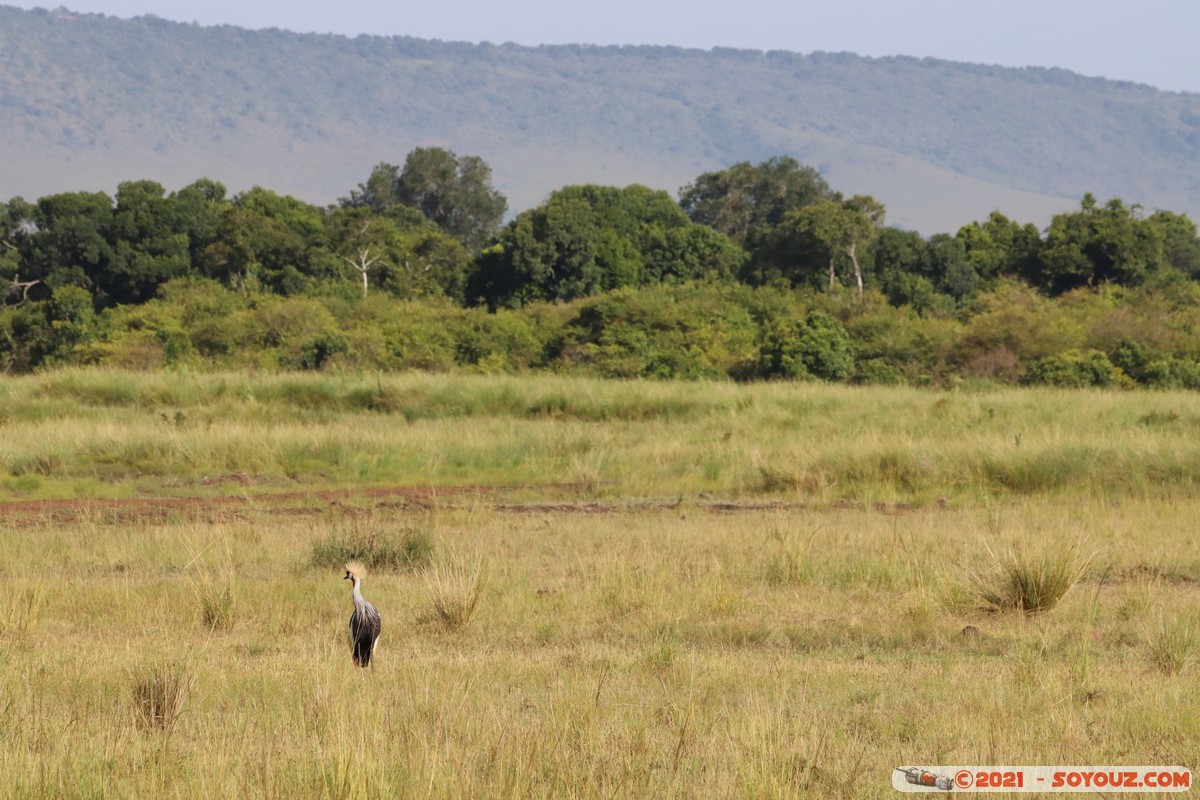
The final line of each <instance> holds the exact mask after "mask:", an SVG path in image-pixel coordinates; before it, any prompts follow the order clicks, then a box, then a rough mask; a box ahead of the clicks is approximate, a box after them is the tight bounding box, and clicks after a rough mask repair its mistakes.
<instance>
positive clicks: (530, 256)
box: [468, 185, 743, 307]
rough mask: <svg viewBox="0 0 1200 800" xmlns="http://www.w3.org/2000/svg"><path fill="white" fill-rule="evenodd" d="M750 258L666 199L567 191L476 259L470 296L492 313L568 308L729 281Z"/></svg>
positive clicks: (614, 191) (648, 193)
mask: <svg viewBox="0 0 1200 800" xmlns="http://www.w3.org/2000/svg"><path fill="white" fill-rule="evenodd" d="M742 259H743V255H742V253H741V251H740V249H738V248H737V247H736V246H734V245H733V244H732V243H729V242H728V241H727V240H726V239H725V237H723V236H721V235H720V234H714V233H713V232H701V231H700V230H697V226H695V225H693V224H692V222H691V221H690V220H689V219H688V218H687V216H686V215H684V213H683V212H682V211H681V210H680V208H679V206H678V205H676V203H675V202H674V201H673V200H672V199H671V197H670V195H668V194H667V193H666V192H660V191H655V190H652V189H648V188H646V187H645V186H637V185H633V186H628V187H625V188H624V189H618V188H616V187H612V186H595V185H587V186H568V187H565V188H563V189H560V190H558V191H557V192H555V193H554V194H552V195H551V196H550V198H549V199H548V200H547V201H546V202H545V203H543V204H542V205H540V206H538V207H536V208H533V209H530V210H529V211H526V212H524V213H522V214H521V215H519V216H518V217H517V218H516V219H515V220H513V221H512V222H511V223H509V225H508V226H507V227H506V228H505V229H504V230H503V231H501V232H500V234H499V236H498V237H497V243H496V245H495V246H494V247H492V248H489V249H488V250H486V251H484V253H482V254H481V255H480V257H479V258H478V259H477V262H476V264H477V271H476V274H475V275H474V276H473V278H472V281H471V285H470V287H469V289H468V294H469V296H470V297H472V298H482V299H484V300H486V301H487V303H488V304H489V305H491V306H492V307H495V306H498V305H501V306H520V305H523V304H525V303H527V302H530V301H532V300H561V301H569V300H573V299H575V298H579V297H587V296H589V295H594V294H598V293H600V292H605V291H609V290H612V289H617V288H620V287H623V286H642V285H646V284H649V283H656V282H659V281H662V280H665V279H676V280H690V279H695V278H700V277H705V276H729V275H732V274H733V273H734V271H735V270H736V269H737V267H738V265H739V264H740V263H741V261H742Z"/></svg>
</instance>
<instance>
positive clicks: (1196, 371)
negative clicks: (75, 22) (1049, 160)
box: [0, 148, 1200, 388]
mask: <svg viewBox="0 0 1200 800" xmlns="http://www.w3.org/2000/svg"><path fill="white" fill-rule="evenodd" d="M506 206H507V203H506V201H505V198H504V197H503V196H502V195H501V194H500V193H499V192H498V191H496V190H495V188H494V187H493V186H492V184H491V172H490V169H489V168H488V166H487V164H486V163H485V162H484V161H483V160H482V159H480V158H478V157H475V156H465V157H460V156H458V155H456V154H454V153H452V152H450V151H447V150H443V149H440V148H418V149H417V150H414V151H412V152H411V153H410V154H409V155H408V158H407V159H406V161H405V163H404V165H403V166H402V167H397V166H393V165H390V164H386V163H382V164H380V165H378V166H377V167H375V169H374V170H372V172H371V174H370V175H369V176H368V177H367V180H366V181H365V182H364V183H362V184H360V185H359V186H358V187H357V188H356V189H354V190H352V191H351V192H349V195H348V196H347V197H346V198H344V199H343V200H342V201H340V202H339V203H338V204H336V205H335V206H332V207H329V208H320V207H316V206H313V205H310V204H307V203H304V202H302V201H299V200H297V199H295V198H292V197H287V196H281V195H278V194H276V193H274V192H272V191H270V190H268V189H263V188H255V189H251V190H249V191H246V192H243V193H240V194H237V195H235V196H232V197H229V196H227V192H226V190H225V188H224V187H223V186H221V185H220V184H218V183H215V182H213V181H209V180H200V181H197V182H195V183H193V184H191V185H189V186H186V187H184V188H182V189H180V190H178V191H175V192H170V193H168V192H167V191H165V189H164V188H163V187H162V186H161V185H159V184H157V183H154V182H152V181H131V182H127V183H122V184H121V185H120V186H119V187H118V188H117V192H116V195H115V196H114V197H109V196H108V195H106V194H104V193H88V192H78V193H67V194H58V195H51V196H47V197H42V198H40V199H38V200H37V201H36V202H26V201H24V200H22V199H21V198H14V199H12V200H10V201H9V202H8V203H6V204H4V205H3V206H2V207H0V243H2V244H0V278H3V279H4V280H5V282H6V283H7V284H8V286H9V289H10V290H9V292H8V294H7V298H6V300H5V305H4V308H3V309H2V310H0V364H2V365H3V368H4V369H6V370H8V371H27V370H32V369H37V368H38V367H40V366H43V365H49V364H55V363H114V364H122V365H125V366H133V367H154V366H161V365H165V364H180V365H188V364H192V365H197V366H200V365H204V364H214V365H237V364H255V365H258V366H265V367H272V368H294V369H321V368H334V367H340V368H351V369H365V368H369V369H409V368H419V369H457V368H469V369H479V370H522V369H556V370H566V371H583V372H590V373H594V374H600V375H611V376H619V377H688V378H700V377H729V378H734V379H758V378H772V377H784V378H813V379H821V380H837V381H848V380H849V381H861V382H908V383H936V384H947V383H951V382H954V381H956V380H963V379H981V380H989V381H1002V382H1016V381H1026V382H1034V383H1039V382H1040V383H1052V384H1063V385H1135V384H1143V385H1150V386H1187V387H1198V388H1200V360H1198V359H1200V339H1197V337H1196V336H1195V335H1193V330H1195V328H1194V324H1195V323H1196V322H1197V321H1200V320H1197V319H1196V318H1197V316H1200V302H1198V301H1200V282H1198V281H1200V238H1198V237H1197V229H1196V225H1195V224H1194V223H1193V222H1192V221H1191V220H1189V219H1188V218H1187V217H1186V216H1183V215H1179V214H1174V213H1171V212H1168V211H1156V212H1154V213H1152V214H1144V213H1143V212H1142V210H1141V209H1140V208H1138V207H1136V206H1133V207H1130V206H1126V205H1125V204H1124V203H1123V202H1122V201H1121V200H1119V199H1115V198H1114V199H1111V200H1109V201H1107V202H1106V203H1103V204H1101V203H1100V202H1098V201H1097V200H1096V199H1095V198H1094V197H1092V196H1091V195H1085V196H1084V198H1083V200H1082V202H1081V204H1080V207H1079V208H1078V209H1077V210H1075V211H1072V212H1068V213H1063V214H1059V215H1057V216H1055V217H1054V218H1053V220H1052V221H1051V223H1050V225H1049V226H1048V227H1047V228H1046V229H1045V230H1044V231H1041V230H1038V229H1037V228H1036V227H1035V226H1032V225H1022V224H1020V223H1017V222H1015V221H1013V220H1010V219H1008V218H1007V217H1005V216H1004V215H1003V214H1001V213H999V212H994V213H993V214H992V215H990V216H989V217H988V219H986V220H982V221H979V222H975V223H972V224H970V225H967V226H964V227H963V228H961V229H960V230H958V231H957V232H955V233H953V234H950V233H937V234H934V235H933V236H930V237H928V238H926V237H924V236H922V235H921V234H919V233H918V232H915V231H906V230H901V229H898V228H894V227H887V226H886V225H885V209H884V207H883V205H882V204H880V203H879V202H878V201H876V200H875V199H873V198H871V197H868V196H863V195H854V196H851V197H848V198H847V197H844V196H843V195H842V194H841V193H839V192H836V191H834V190H833V189H832V188H831V187H830V186H829V185H828V184H827V183H826V182H825V180H824V179H823V178H822V177H821V176H820V174H819V173H817V172H816V171H815V170H813V169H812V168H810V167H807V166H804V165H802V164H800V163H798V162H796V161H795V160H794V159H791V158H788V157H777V158H772V159H769V160H767V161H764V162H762V163H760V164H758V165H753V164H749V163H742V164H736V165H734V166H732V167H730V168H728V169H726V170H721V171H717V172H712V173H707V174H705V175H701V176H699V177H698V178H697V179H696V180H695V181H694V182H692V183H690V184H689V185H688V186H685V187H683V189H682V190H681V191H680V194H679V199H678V201H677V200H675V199H673V198H672V197H671V196H670V195H668V194H667V193H665V192H661V191H655V190H651V189H648V188H646V187H643V186H638V185H633V186H628V187H625V188H616V187H608V186H595V185H586V186H567V187H564V188H562V189H560V190H558V191H556V192H554V193H553V194H551V195H550V197H548V198H547V199H546V201H545V202H543V203H542V204H541V205H539V206H537V207H535V208H532V209H529V210H526V211H524V212H522V213H520V214H518V215H516V216H515V217H514V218H512V219H511V220H510V221H508V222H507V224H502V221H503V216H504V213H505V210H506Z"/></svg>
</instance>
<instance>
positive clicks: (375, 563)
mask: <svg viewBox="0 0 1200 800" xmlns="http://www.w3.org/2000/svg"><path fill="white" fill-rule="evenodd" d="M324 527H325V533H324V534H323V535H321V536H319V537H318V538H317V539H315V540H314V541H313V543H312V549H311V552H310V554H309V564H310V565H311V566H313V567H317V568H320V569H325V568H329V567H340V566H342V565H343V564H345V563H347V562H349V561H357V562H359V563H361V564H363V565H364V566H365V567H367V568H368V569H371V570H394V571H410V570H419V569H421V568H423V567H425V566H427V565H428V564H429V563H430V562H431V561H432V560H433V553H434V530H435V527H436V521H435V518H434V516H433V515H432V514H429V515H425V516H424V517H422V518H421V519H419V520H414V521H406V522H404V523H401V524H400V525H397V524H396V522H395V521H386V522H385V521H384V520H382V519H380V518H379V517H377V516H376V515H374V514H371V513H369V512H355V511H340V512H334V513H333V514H332V515H331V516H327V519H326V522H325V525H324Z"/></svg>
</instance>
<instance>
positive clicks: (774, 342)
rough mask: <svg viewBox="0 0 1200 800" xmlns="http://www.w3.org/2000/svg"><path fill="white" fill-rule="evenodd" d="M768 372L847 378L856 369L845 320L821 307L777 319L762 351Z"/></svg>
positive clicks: (764, 371)
mask: <svg viewBox="0 0 1200 800" xmlns="http://www.w3.org/2000/svg"><path fill="white" fill-rule="evenodd" d="M759 368H760V370H761V372H762V374H763V375H764V376H767V377H778V378H817V379H820V380H826V381H843V380H845V379H846V378H848V377H849V376H850V374H851V373H852V372H853V371H854V346H853V344H852V343H851V341H850V335H849V334H847V333H846V329H845V328H843V327H842V325H841V323H840V322H838V321H837V320H836V319H834V318H833V317H831V316H829V315H828V314H825V313H824V312H821V311H810V312H809V313H808V315H807V316H806V317H805V318H804V319H803V320H788V321H784V322H781V323H777V324H776V325H775V327H774V328H773V329H772V330H771V331H770V332H769V333H767V334H766V336H765V337H764V339H763V343H762V347H761V349H760V351H759Z"/></svg>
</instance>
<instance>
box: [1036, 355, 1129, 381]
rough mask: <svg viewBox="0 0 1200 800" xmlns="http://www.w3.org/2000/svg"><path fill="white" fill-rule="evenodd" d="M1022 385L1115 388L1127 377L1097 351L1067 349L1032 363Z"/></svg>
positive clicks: (1127, 379)
mask: <svg viewBox="0 0 1200 800" xmlns="http://www.w3.org/2000/svg"><path fill="white" fill-rule="evenodd" d="M1024 382H1025V383H1030V384H1044V385H1047V386H1061V387H1066V388H1083V387H1086V386H1118V385H1121V384H1124V383H1128V382H1129V378H1128V377H1127V376H1126V375H1125V373H1123V372H1122V371H1121V370H1120V369H1118V368H1117V367H1114V366H1113V364H1112V362H1111V361H1109V360H1108V356H1106V355H1105V354H1104V353H1101V352H1100V351H1098V350H1088V351H1085V352H1081V351H1079V350H1068V351H1066V352H1064V353H1060V354H1058V355H1053V356H1049V357H1047V358H1042V359H1038V360H1037V361H1035V362H1034V363H1033V364H1032V365H1031V366H1030V367H1029V369H1028V370H1027V371H1026V373H1025V378H1024Z"/></svg>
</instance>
